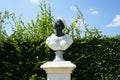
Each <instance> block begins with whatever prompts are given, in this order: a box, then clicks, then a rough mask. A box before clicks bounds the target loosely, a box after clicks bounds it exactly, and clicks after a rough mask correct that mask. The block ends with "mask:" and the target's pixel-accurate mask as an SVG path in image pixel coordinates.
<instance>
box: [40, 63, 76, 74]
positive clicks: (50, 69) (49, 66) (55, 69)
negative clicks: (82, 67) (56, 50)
mask: <svg viewBox="0 0 120 80" xmlns="http://www.w3.org/2000/svg"><path fill="white" fill-rule="evenodd" d="M41 68H43V69H44V70H45V71H46V73H52V74H64V73H65V74H66V73H69V74H71V73H72V71H73V70H74V68H76V65H75V64H73V63H71V62H70V61H59V62H52V61H48V62H46V63H45V64H43V65H42V66H41Z"/></svg>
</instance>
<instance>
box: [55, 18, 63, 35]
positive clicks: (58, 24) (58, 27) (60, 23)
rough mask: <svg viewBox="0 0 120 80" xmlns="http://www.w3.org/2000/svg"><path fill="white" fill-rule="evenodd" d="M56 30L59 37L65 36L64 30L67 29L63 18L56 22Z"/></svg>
mask: <svg viewBox="0 0 120 80" xmlns="http://www.w3.org/2000/svg"><path fill="white" fill-rule="evenodd" d="M54 28H55V30H56V35H57V36H62V35H64V33H63V32H62V30H63V29H64V28H65V22H64V20H63V19H62V18H61V19H56V21H55V23H54Z"/></svg>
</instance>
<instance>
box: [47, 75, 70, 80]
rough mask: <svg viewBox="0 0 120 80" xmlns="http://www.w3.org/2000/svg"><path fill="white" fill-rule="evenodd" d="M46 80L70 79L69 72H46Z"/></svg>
mask: <svg viewBox="0 0 120 80" xmlns="http://www.w3.org/2000/svg"><path fill="white" fill-rule="evenodd" d="M47 80H71V76H70V74H48V76H47Z"/></svg>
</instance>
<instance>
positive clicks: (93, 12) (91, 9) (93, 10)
mask: <svg viewBox="0 0 120 80" xmlns="http://www.w3.org/2000/svg"><path fill="white" fill-rule="evenodd" d="M89 13H91V14H93V15H97V14H99V12H98V11H97V10H96V9H94V8H90V9H89Z"/></svg>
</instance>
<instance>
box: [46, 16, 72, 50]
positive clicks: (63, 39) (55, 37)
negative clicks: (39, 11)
mask: <svg viewBox="0 0 120 80" xmlns="http://www.w3.org/2000/svg"><path fill="white" fill-rule="evenodd" d="M54 28H55V30H56V34H52V35H51V36H49V37H48V38H47V40H46V43H47V44H48V46H49V47H50V48H51V49H52V50H55V51H57V50H66V49H67V48H68V47H69V46H70V45H71V44H72V42H73V40H72V38H71V37H70V36H69V35H68V34H64V33H63V32H62V30H63V29H64V28H65V21H64V19H62V18H60V17H59V18H57V19H56V20H55V24H54Z"/></svg>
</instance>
